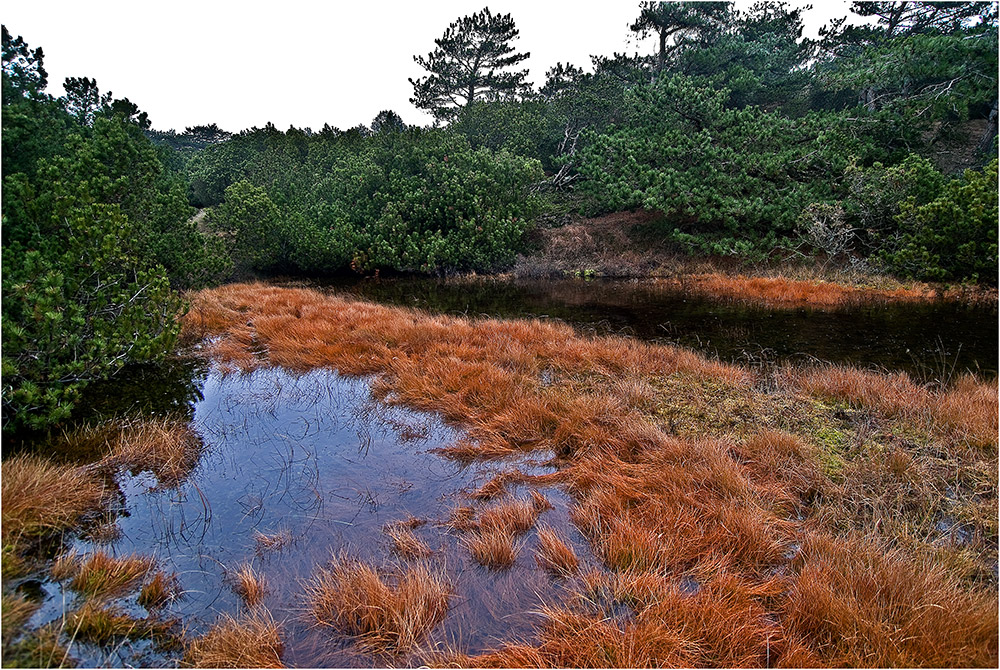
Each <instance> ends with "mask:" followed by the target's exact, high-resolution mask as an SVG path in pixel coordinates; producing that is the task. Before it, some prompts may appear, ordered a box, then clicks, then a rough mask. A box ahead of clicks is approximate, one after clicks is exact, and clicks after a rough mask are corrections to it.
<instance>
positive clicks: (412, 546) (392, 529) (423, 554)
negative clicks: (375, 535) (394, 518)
mask: <svg viewBox="0 0 1000 670" xmlns="http://www.w3.org/2000/svg"><path fill="white" fill-rule="evenodd" d="M383 532H384V533H385V534H386V536H388V538H389V539H390V540H391V541H392V550H393V551H394V552H395V553H396V554H397V555H398V556H399V557H400V558H403V559H406V560H409V561H414V560H418V559H421V558H427V557H428V556H430V555H431V554H433V553H434V552H433V551H432V550H431V548H430V547H428V546H427V543H426V542H424V541H423V540H421V539H420V538H419V537H417V536H416V534H415V533H414V532H413V528H412V526H411V525H410V524H407V523H406V522H402V523H400V522H396V523H391V524H388V525H386V526H385V528H383Z"/></svg>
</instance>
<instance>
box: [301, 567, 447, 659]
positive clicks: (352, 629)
mask: <svg viewBox="0 0 1000 670" xmlns="http://www.w3.org/2000/svg"><path fill="white" fill-rule="evenodd" d="M450 595H451V588H450V586H449V585H448V584H447V582H445V580H444V579H443V578H442V577H441V576H439V575H436V574H434V573H433V572H431V571H430V570H429V569H428V568H427V567H426V566H423V565H415V566H413V567H409V568H407V569H405V570H403V571H402V572H401V573H400V574H398V575H397V576H396V577H395V578H394V579H383V577H382V576H381V575H380V574H379V573H378V572H377V571H376V570H375V569H374V568H372V567H371V566H369V565H366V564H364V563H361V562H358V561H353V560H349V559H346V558H343V557H335V558H334V559H333V561H332V563H331V565H330V566H329V567H326V568H321V569H320V570H319V571H318V573H317V574H316V576H315V578H314V579H313V581H312V582H310V583H309V584H308V585H307V587H306V601H307V602H308V604H309V610H310V612H311V613H312V616H313V618H314V619H315V621H316V623H318V624H319V625H322V626H328V627H330V628H332V629H334V630H336V631H338V632H340V633H343V634H345V635H350V636H352V637H354V638H355V639H356V640H357V642H358V644H359V646H360V647H361V648H363V649H365V650H368V651H373V652H402V651H406V650H408V649H410V648H412V647H413V645H414V644H416V643H417V642H418V641H419V640H420V639H422V638H423V637H424V636H425V635H426V634H427V633H428V632H430V630H431V629H433V628H434V627H435V626H436V625H437V624H438V623H439V622H440V621H441V620H442V619H443V618H444V616H445V614H446V613H447V612H448V600H449V598H450Z"/></svg>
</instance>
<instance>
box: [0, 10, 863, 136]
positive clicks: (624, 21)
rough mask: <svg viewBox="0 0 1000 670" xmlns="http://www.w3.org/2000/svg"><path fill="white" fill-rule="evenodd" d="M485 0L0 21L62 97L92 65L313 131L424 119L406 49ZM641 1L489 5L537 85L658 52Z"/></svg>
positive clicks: (244, 117)
mask: <svg viewBox="0 0 1000 670" xmlns="http://www.w3.org/2000/svg"><path fill="white" fill-rule="evenodd" d="M484 4H486V3H485V0H475V1H462V0H447V1H444V2H442V1H440V0H433V1H431V2H428V1H426V0H425V1H424V2H419V1H414V0H409V1H406V0H382V1H380V2H372V3H362V2H357V1H355V2H340V1H330V2H315V1H313V2H307V1H304V0H283V1H282V2H267V3H264V2H254V1H253V0H245V1H244V2H214V1H213V0H200V1H195V0H176V1H173V2H169V3H153V2H135V0H128V1H127V2H126V1H111V0H97V1H88V2H83V1H82V0H73V1H66V0H58V1H55V0H34V1H32V2H8V3H5V7H4V9H3V12H2V20H3V23H4V25H6V26H7V29H8V30H9V31H10V32H11V33H13V34H14V35H22V36H23V37H24V38H25V40H26V41H27V42H28V44H29V45H30V46H31V47H32V48H34V47H38V46H41V47H43V49H44V51H45V69H46V70H47V71H48V73H49V87H48V92H49V93H51V94H52V95H62V93H63V90H62V82H63V80H64V79H65V78H66V77H69V76H77V77H80V76H86V77H93V78H96V79H97V84H98V86H99V87H100V88H101V90H102V91H105V92H106V91H109V90H110V91H112V92H113V93H114V95H115V97H128V98H129V99H130V100H131V101H132V102H134V103H136V104H137V105H138V106H139V107H140V108H141V109H142V110H144V111H146V112H148V113H149V117H150V120H151V121H152V123H153V127H154V128H158V129H161V130H167V129H170V128H174V129H177V130H178V131H182V130H183V129H184V128H185V127H187V126H193V125H197V124H208V123H217V124H219V126H221V127H222V128H224V129H226V130H230V131H238V130H241V129H244V128H249V127H251V126H263V125H264V124H266V123H267V122H268V121H270V122H272V123H274V124H275V125H276V126H277V127H278V128H280V129H282V130H284V129H286V128H288V126H289V125H294V126H296V127H300V128H302V127H311V128H313V129H314V130H318V129H319V128H321V127H322V126H323V124H324V123H329V124H330V125H331V126H336V127H339V128H342V129H346V128H350V127H352V126H356V125H357V124H359V123H364V124H369V123H371V120H372V119H373V118H374V117H375V115H376V114H378V112H379V111H381V110H383V109H393V110H395V111H396V112H397V113H398V114H399V115H400V116H402V117H403V120H404V121H406V122H407V123H410V124H418V125H423V124H428V123H430V122H431V118H430V116H429V115H427V114H425V113H424V112H422V111H420V110H417V109H416V108H414V107H413V105H411V104H410V102H409V98H410V96H411V95H412V94H413V87H412V86H411V85H410V83H409V82H408V81H407V79H408V78H410V77H412V78H418V77H420V76H421V75H422V74H423V70H422V69H421V68H420V66H418V65H417V64H416V63H414V62H413V56H414V54H421V55H426V54H427V53H429V52H430V51H431V50H432V49H433V48H434V39H435V38H438V37H440V36H441V34H442V33H443V32H444V30H445V29H446V28H447V27H448V24H450V23H451V22H452V21H454V20H455V19H457V18H459V17H460V16H464V15H467V14H472V13H474V12H476V11H479V10H480V9H482V8H483V6H484ZM638 4H639V3H638V2H609V1H607V0H605V1H604V2H593V1H591V2H587V3H570V2H546V1H544V0H500V1H493V2H489V8H490V10H491V11H492V12H493V13H494V14H507V13H509V14H511V15H512V17H513V19H514V22H515V24H516V25H517V28H518V29H519V30H520V38H519V39H518V40H517V42H516V43H515V46H516V47H517V48H518V50H519V51H521V52H525V51H527V52H530V53H531V57H530V58H529V59H528V60H527V61H525V65H526V66H528V67H529V69H530V70H531V76H530V78H531V80H532V81H534V83H535V84H541V83H543V82H544V79H545V71H546V70H548V69H549V68H550V67H552V66H553V65H555V63H556V62H559V61H562V62H570V63H573V64H575V65H578V66H584V67H588V68H589V65H590V55H591V54H599V55H611V54H612V53H613V52H616V51H617V52H627V53H634V52H635V51H636V50H639V51H640V52H641V53H652V51H653V48H654V44H653V42H651V41H648V42H646V43H643V44H637V43H636V41H635V40H634V39H633V38H632V34H631V33H630V31H629V29H628V25H629V24H630V23H631V22H632V21H633V20H634V19H635V18H636V16H637V15H638V12H639V10H638ZM747 4H749V3H746V2H738V3H737V5H740V6H746V5H747ZM790 4H792V5H798V4H804V3H796V2H792V3H790ZM813 4H815V5H817V7H816V8H815V9H813V10H811V11H809V12H807V13H806V21H807V28H806V32H807V34H811V35H813V36H814V35H815V34H816V31H817V30H818V28H819V26H821V25H824V24H825V23H826V22H827V21H828V20H829V19H830V18H834V17H840V16H846V15H847V14H848V6H849V3H848V2H847V1H846V0H845V1H838V0H834V1H829V0H821V1H820V0H817V1H815V2H814V3H813Z"/></svg>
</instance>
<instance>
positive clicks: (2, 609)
mask: <svg viewBox="0 0 1000 670" xmlns="http://www.w3.org/2000/svg"><path fill="white" fill-rule="evenodd" d="M40 606H41V603H38V602H35V601H33V600H29V599H27V598H25V597H24V596H20V595H15V594H7V593H4V594H3V596H2V600H0V618H2V620H3V626H2V632H3V639H4V641H9V640H12V639H13V638H14V637H15V636H17V635H18V634H19V633H20V632H21V629H22V628H23V627H24V624H26V623H28V619H30V618H31V616H32V615H33V614H34V613H35V612H37V611H38V608H39V607H40Z"/></svg>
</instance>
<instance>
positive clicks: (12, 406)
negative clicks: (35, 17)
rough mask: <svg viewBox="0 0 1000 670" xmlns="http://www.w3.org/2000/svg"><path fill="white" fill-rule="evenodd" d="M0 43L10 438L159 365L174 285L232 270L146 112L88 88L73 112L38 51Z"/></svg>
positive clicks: (172, 328)
mask: <svg viewBox="0 0 1000 670" xmlns="http://www.w3.org/2000/svg"><path fill="white" fill-rule="evenodd" d="M3 32H4V66H3V89H4V98H3V172H4V182H3V214H4V216H3V251H2V261H3V334H2V337H3V348H2V350H3V360H2V373H3V430H4V432H7V431H16V430H21V429H37V430H41V429H48V428H50V427H52V426H53V425H55V424H58V423H59V422H60V421H62V420H64V419H66V418H67V417H68V416H69V415H70V413H71V411H72V408H73V406H74V405H75V403H76V401H77V399H78V397H79V394H80V392H81V390H82V389H83V388H84V387H85V386H86V385H87V384H88V383H90V382H91V381H94V380H97V379H103V378H107V377H109V376H111V375H113V374H114V373H115V372H116V371H118V370H119V369H120V368H121V367H122V366H124V365H125V364H127V363H129V362H134V361H146V360H152V359H156V358H158V357H161V356H162V355H164V353H165V352H167V351H168V350H169V349H170V348H171V347H172V345H173V343H174V340H175V338H176V335H177V332H178V328H179V326H178V323H177V315H178V313H179V312H180V310H181V309H182V307H183V302H182V301H181V299H180V297H179V296H178V294H177V293H176V291H175V290H174V288H175V287H180V288H183V287H189V286H196V285H200V284H203V283H206V282H210V281H213V280H215V279H217V278H218V276H219V275H220V274H221V273H223V272H225V271H226V260H225V257H224V254H222V253H220V251H221V247H220V243H219V241H218V240H215V239H212V238H209V237H206V236H204V235H202V234H201V233H199V232H198V230H197V229H196V227H195V224H194V223H193V222H192V221H191V220H190V219H191V215H192V213H193V211H194V210H193V208H191V207H190V205H188V203H187V197H186V191H187V187H186V184H185V183H184V182H183V180H182V179H181V178H180V176H179V175H178V174H177V173H175V172H172V171H171V170H169V169H167V168H166V167H165V166H164V164H163V161H162V157H163V154H162V153H161V152H160V151H158V150H157V149H156V148H154V147H153V146H152V145H151V144H150V143H149V141H148V140H147V139H146V137H145V136H144V135H143V133H142V129H141V127H142V126H144V125H148V119H147V118H146V117H145V115H144V114H143V113H142V112H140V111H139V110H138V108H137V107H136V106H135V105H133V104H132V103H130V102H129V101H128V100H127V99H122V100H116V101H111V99H110V95H109V96H101V95H100V93H99V92H98V91H97V87H96V83H95V82H93V80H88V79H85V78H81V79H79V80H75V83H74V84H73V86H71V89H73V91H74V93H73V95H74V96H77V97H76V98H74V101H73V102H72V103H71V104H70V110H69V111H67V109H66V108H65V107H64V105H63V101H58V100H55V99H53V98H52V97H51V96H49V95H47V94H45V93H44V91H43V88H44V83H45V76H44V69H43V67H42V62H41V57H42V53H41V49H36V50H30V49H28V47H27V45H26V44H24V42H23V40H21V39H20V38H18V39H17V40H13V39H11V38H10V36H9V34H8V33H7V31H6V28H5V29H4V31H3ZM105 98H107V99H105ZM91 103H94V104H91ZM105 103H107V104H105ZM70 111H74V112H76V113H77V115H76V116H74V114H71V113H70ZM168 273H169V275H168Z"/></svg>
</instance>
